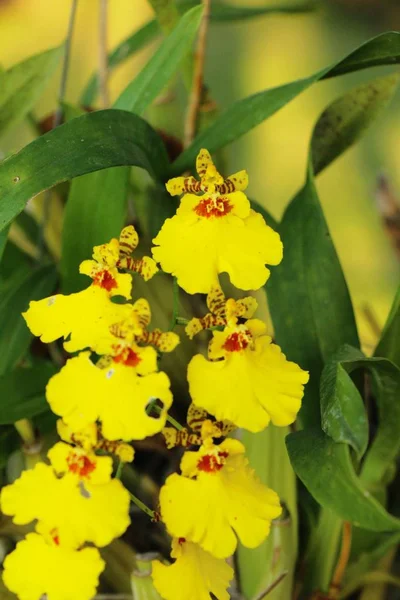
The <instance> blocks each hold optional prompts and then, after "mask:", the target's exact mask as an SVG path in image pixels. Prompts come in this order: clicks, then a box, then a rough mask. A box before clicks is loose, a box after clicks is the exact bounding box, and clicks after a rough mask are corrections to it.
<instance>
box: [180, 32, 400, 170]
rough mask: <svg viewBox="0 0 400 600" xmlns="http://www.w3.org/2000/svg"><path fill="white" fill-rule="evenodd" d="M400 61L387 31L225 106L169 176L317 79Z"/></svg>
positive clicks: (394, 36) (397, 44)
mask: <svg viewBox="0 0 400 600" xmlns="http://www.w3.org/2000/svg"><path fill="white" fill-rule="evenodd" d="M399 62H400V33H397V32H389V33H383V34H381V35H378V36H377V37H375V38H372V39H371V40H369V41H368V42H366V43H365V44H363V45H362V46H360V47H359V48H358V49H357V50H355V51H354V52H352V53H350V54H349V55H348V56H346V57H345V58H344V59H342V60H340V61H339V62H338V63H336V64H334V65H331V66H329V67H326V68H325V69H322V70H321V71H318V72H317V73H314V74H313V75H310V76H309V77H306V78H304V79H299V80H297V81H292V82H290V83H287V84H285V85H282V86H279V87H276V88H271V89H267V90H264V91H262V92H258V93H256V94H253V95H252V96H248V97H247V98H244V99H242V100H239V101H238V102H235V103H234V104H232V105H231V106H230V107H229V108H227V109H226V110H225V111H224V112H223V113H221V115H220V116H219V117H217V119H216V120H215V121H214V123H213V124H212V126H211V127H209V128H208V129H206V130H204V131H203V132H202V133H201V134H200V135H198V136H197V137H196V138H195V140H194V141H193V143H192V144H191V145H190V146H189V147H188V148H187V149H186V150H185V151H184V152H183V153H182V154H181V155H180V156H179V157H178V159H177V160H176V161H175V162H174V163H173V165H172V167H171V176H173V175H179V174H181V173H182V172H183V171H185V170H186V169H190V168H192V167H193V165H194V162H195V159H196V156H197V154H198V152H199V150H200V149H201V148H207V149H208V150H209V151H210V152H215V151H216V150H218V149H220V148H223V147H224V146H226V145H227V144H229V143H231V142H233V141H234V140H236V139H238V138H239V137H241V136H242V135H244V134H245V133H247V132H248V131H250V130H251V129H253V128H254V127H256V126H257V125H259V124H260V123H262V122H263V121H265V119H268V118H269V117H270V116H272V115H273V114H274V113H276V112H277V111H278V110H280V109H281V108H283V106H285V105H286V104H288V102H290V101H291V100H293V99H294V98H295V97H296V96H298V95H299V94H301V93H302V92H303V91H305V90H306V89H307V88H309V87H310V86H311V85H313V84H314V83H316V82H317V81H319V80H320V79H327V78H329V77H337V76H338V75H344V74H345V73H351V72H353V71H359V70H361V69H366V68H369V67H373V66H378V65H391V64H398V63H399Z"/></svg>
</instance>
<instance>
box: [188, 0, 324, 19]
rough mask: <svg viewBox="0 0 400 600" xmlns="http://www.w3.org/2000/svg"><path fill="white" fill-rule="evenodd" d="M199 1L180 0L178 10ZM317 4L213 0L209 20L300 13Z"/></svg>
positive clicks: (312, 1) (299, 0)
mask: <svg viewBox="0 0 400 600" xmlns="http://www.w3.org/2000/svg"><path fill="white" fill-rule="evenodd" d="M198 5H199V2H198V1H196V0H181V2H179V4H178V8H179V9H180V10H182V9H185V10H187V9H188V8H190V7H192V6H198ZM317 6H318V3H317V2H316V1H315V0H296V1H295V2H282V4H276V5H275V6H235V5H232V4H227V3H225V2H222V1H221V0H214V1H213V3H212V4H211V15H210V17H211V20H212V21H217V22H218V21H221V22H222V23H224V22H230V21H245V20H247V19H253V18H255V17H262V16H264V15H273V14H277V13H278V14H279V13H283V14H285V13H287V14H292V13H302V12H309V11H311V10H314V9H315V8H316V7H317Z"/></svg>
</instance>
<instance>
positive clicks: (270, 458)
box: [236, 425, 298, 600]
mask: <svg viewBox="0 0 400 600" xmlns="http://www.w3.org/2000/svg"><path fill="white" fill-rule="evenodd" d="M287 433H288V428H286V427H274V426H273V425H272V426H270V427H267V428H266V429H264V431H262V432H261V433H257V434H253V433H250V432H248V431H243V434H242V438H241V440H242V442H243V444H244V445H245V447H246V456H247V458H248V459H249V464H250V467H251V468H252V469H254V470H255V472H256V474H257V476H258V477H259V478H260V480H261V481H262V483H263V484H264V485H267V486H268V487H270V488H272V489H273V490H275V491H276V492H277V494H278V496H279V498H280V499H281V502H282V503H283V504H284V505H285V510H286V511H287V512H286V514H285V515H284V516H283V517H282V519H283V521H284V524H283V523H280V522H279V521H278V522H276V523H272V530H271V534H270V535H269V536H268V538H267V539H266V540H265V541H264V542H263V543H262V544H261V545H260V546H258V547H257V548H252V549H250V548H245V547H244V546H242V545H241V544H239V547H238V551H237V555H236V559H237V567H238V575H239V579H240V586H241V591H242V592H243V593H244V595H245V597H246V598H253V597H254V596H256V595H257V594H259V593H261V592H262V591H263V590H265V589H266V588H267V587H268V586H269V585H270V584H271V583H272V581H274V580H275V579H276V578H277V577H278V575H280V574H281V572H282V571H287V575H286V577H285V579H284V580H283V581H282V583H280V584H279V586H278V588H277V589H276V590H275V591H273V592H272V593H271V595H270V596H269V597H268V598H269V600H281V599H282V598H289V597H290V596H291V592H292V589H293V578H294V571H295V566H296V558H297V543H298V535H297V529H298V515H297V493H296V475H295V473H294V471H293V468H292V466H291V464H290V461H289V457H288V453H287V450H286V446H285V437H286V435H287Z"/></svg>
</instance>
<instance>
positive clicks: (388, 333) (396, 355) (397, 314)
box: [374, 286, 400, 366]
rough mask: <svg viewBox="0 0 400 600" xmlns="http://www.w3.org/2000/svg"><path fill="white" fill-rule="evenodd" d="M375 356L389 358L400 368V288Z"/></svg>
mask: <svg viewBox="0 0 400 600" xmlns="http://www.w3.org/2000/svg"><path fill="white" fill-rule="evenodd" d="M374 354H375V356H384V357H385V358H389V359H390V360H391V361H393V362H394V363H396V365H398V366H400V286H399V288H398V290H397V292H396V296H395V298H394V300H393V304H392V308H391V309H390V313H389V316H388V318H387V321H386V323H385V327H384V328H383V331H382V335H381V339H380V340H379V343H378V345H377V347H376V350H375V352H374Z"/></svg>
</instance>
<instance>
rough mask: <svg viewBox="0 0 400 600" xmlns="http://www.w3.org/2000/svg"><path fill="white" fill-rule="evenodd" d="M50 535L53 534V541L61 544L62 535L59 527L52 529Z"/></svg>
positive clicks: (57, 544)
mask: <svg viewBox="0 0 400 600" xmlns="http://www.w3.org/2000/svg"><path fill="white" fill-rule="evenodd" d="M50 535H51V539H52V540H53V542H54V543H55V545H56V546H59V545H60V536H59V535H58V530H57V529H52V530H51V531H50Z"/></svg>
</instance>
